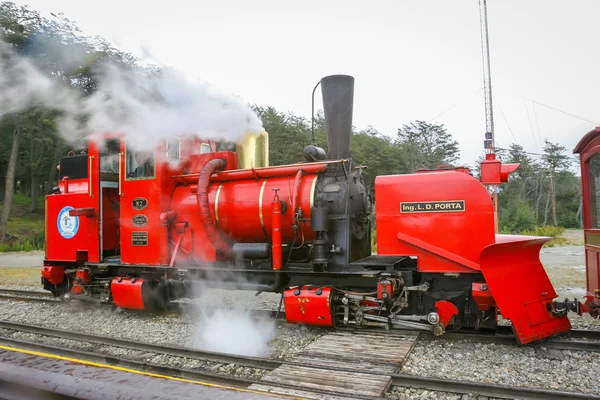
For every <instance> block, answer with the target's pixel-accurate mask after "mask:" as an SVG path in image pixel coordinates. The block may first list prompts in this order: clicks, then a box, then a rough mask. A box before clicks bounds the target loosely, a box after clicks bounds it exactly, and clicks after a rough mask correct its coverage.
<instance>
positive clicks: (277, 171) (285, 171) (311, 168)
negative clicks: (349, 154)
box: [171, 159, 348, 183]
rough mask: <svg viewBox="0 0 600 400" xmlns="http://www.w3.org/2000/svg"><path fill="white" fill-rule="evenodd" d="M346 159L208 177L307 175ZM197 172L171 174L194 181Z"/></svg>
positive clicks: (227, 179) (216, 179) (213, 179)
mask: <svg viewBox="0 0 600 400" xmlns="http://www.w3.org/2000/svg"><path fill="white" fill-rule="evenodd" d="M347 162H348V160H346V159H342V160H331V161H329V160H328V161H318V162H313V163H302V164H296V165H294V164H292V165H280V166H277V167H266V168H252V169H237V170H230V171H223V172H219V173H218V174H216V175H213V176H211V177H210V181H211V182H230V181H241V180H244V179H253V180H257V179H268V178H277V177H282V176H292V175H296V174H297V173H298V171H299V170H304V172H305V173H306V174H308V175H311V174H318V173H319V172H323V171H324V170H325V169H326V168H327V166H328V165H331V164H337V163H347ZM198 176H199V174H185V175H172V176H171V178H173V179H183V180H185V181H186V182H187V183H195V182H196V181H197V179H198Z"/></svg>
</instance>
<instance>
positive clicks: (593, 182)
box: [587, 153, 600, 229]
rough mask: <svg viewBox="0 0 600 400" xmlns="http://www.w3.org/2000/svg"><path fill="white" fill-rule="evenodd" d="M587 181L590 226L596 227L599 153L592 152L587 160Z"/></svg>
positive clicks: (599, 203)
mask: <svg viewBox="0 0 600 400" xmlns="http://www.w3.org/2000/svg"><path fill="white" fill-rule="evenodd" d="M588 163H589V164H588V177H587V179H588V182H589V184H590V185H589V188H590V196H591V199H590V200H591V201H590V203H591V204H590V206H591V207H590V211H591V214H592V218H591V219H592V221H591V223H592V226H590V228H592V229H597V228H599V227H600V221H599V220H598V219H599V218H600V215H599V213H598V211H600V153H596V154H594V155H593V156H592V157H591V158H590V160H589V161H588Z"/></svg>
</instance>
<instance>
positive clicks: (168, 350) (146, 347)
mask: <svg viewBox="0 0 600 400" xmlns="http://www.w3.org/2000/svg"><path fill="white" fill-rule="evenodd" d="M0 328H4V329H11V330H19V331H22V332H29V333H35V334H40V335H46V336H55V337H61V338H66V339H72V340H78V341H84V342H91V343H96V344H102V345H112V346H116V347H125V348H130V349H134V350H142V351H150V352H154V353H162V354H168V355H173V356H179V357H187V358H200V359H203V360H210V361H214V362H221V363H234V364H237V365H240V366H248V367H254V368H259V369H266V370H273V369H275V368H277V367H278V366H281V365H290V366H302V367H310V368H316V369H323V370H335V371H338V372H340V373H343V372H360V373H363V374H368V375H378V376H390V375H389V374H385V373H380V372H369V371H363V370H358V369H355V368H340V367H327V366H322V365H311V364H310V363H302V362H294V361H284V360H272V359H267V358H259V357H248V356H237V355H231V354H226V353H217V352H209V351H202V350H196V349H189V348H179V347H174V346H164V345H155V344H150V343H143V342H142V343H140V342H134V341H130V340H125V339H116V338H109V337H103V336H98V335H88V334H79V333H75V332H69V331H63V330H59V329H52V328H45V327H40V326H33V325H25V324H16V323H11V322H5V321H0ZM0 342H10V343H13V344H16V346H18V347H23V346H26V347H28V348H31V347H35V348H36V349H40V348H42V349H44V350H45V351H49V352H52V353H58V354H60V355H67V356H73V355H75V356H76V357H77V358H82V357H84V358H85V359H86V360H88V361H95V362H103V363H108V364H111V365H121V366H128V367H133V368H139V369H142V370H144V371H148V372H153V373H161V374H165V375H172V376H176V377H183V378H189V379H211V380H212V379H215V380H216V381H218V382H220V383H224V382H231V381H232V380H233V381H235V382H237V383H238V384H243V385H246V386H245V387H247V386H249V385H250V384H254V383H256V384H260V385H266V386H274V387H282V388H287V389H294V390H304V391H312V392H317V393H321V394H327V395H330V396H340V397H344V396H345V397H347V396H348V395H347V394H344V393H338V392H334V391H329V390H318V389H313V388H304V387H301V386H295V385H289V384H280V383H273V382H265V381H252V380H247V379H241V378H229V377H223V375H219V374H215V373H211V372H205V371H196V370H194V371H192V370H186V369H181V368H177V367H169V366H160V365H155V364H148V363H145V362H141V361H135V360H129V359H122V358H116V357H112V356H107V355H104V354H97V353H89V352H86V351H80V350H75V349H65V348H62V347H55V346H51V345H47V344H41V343H32V342H27V341H22V340H19V339H12V338H6V337H0ZM98 360H100V361H98ZM391 378H392V384H393V385H395V386H403V387H411V388H417V389H427V390H437V391H445V392H453V393H475V394H479V395H483V396H493V397H499V398H523V399H550V400H553V399H556V400H558V399H599V400H600V396H596V395H590V394H583V393H577V392H564V391H556V390H545V389H536V388H526V387H511V386H504V385H497V384H487V383H479V382H469V381H458V380H449V379H440V378H430V377H421V376H413V375H405V374H393V375H391ZM229 384H230V383H229ZM358 398H361V399H371V398H372V397H370V396H363V397H358Z"/></svg>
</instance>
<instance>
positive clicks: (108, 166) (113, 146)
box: [100, 139, 120, 180]
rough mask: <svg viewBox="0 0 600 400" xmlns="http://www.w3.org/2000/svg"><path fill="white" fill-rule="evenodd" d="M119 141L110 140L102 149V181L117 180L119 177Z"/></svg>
mask: <svg viewBox="0 0 600 400" xmlns="http://www.w3.org/2000/svg"><path fill="white" fill-rule="evenodd" d="M119 151H120V143H119V141H118V140H115V139H109V140H107V141H106V142H104V143H103V144H102V146H101V148H100V179H108V180H110V179H116V178H117V176H118V175H119Z"/></svg>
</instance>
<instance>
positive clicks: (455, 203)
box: [400, 200, 465, 213]
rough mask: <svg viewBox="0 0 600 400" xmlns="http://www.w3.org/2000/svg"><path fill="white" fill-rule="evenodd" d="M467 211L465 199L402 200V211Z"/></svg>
mask: <svg viewBox="0 0 600 400" xmlns="http://www.w3.org/2000/svg"><path fill="white" fill-rule="evenodd" d="M463 211H465V201H464V200H447V201H413V202H401V203H400V212H401V213H422V212H463Z"/></svg>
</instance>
